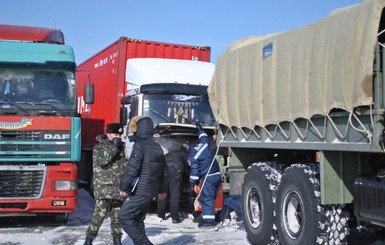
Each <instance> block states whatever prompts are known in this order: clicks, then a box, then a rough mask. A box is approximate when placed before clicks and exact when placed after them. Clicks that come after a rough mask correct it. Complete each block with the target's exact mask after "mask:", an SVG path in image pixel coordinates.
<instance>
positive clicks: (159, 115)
mask: <svg viewBox="0 0 385 245" xmlns="http://www.w3.org/2000/svg"><path fill="white" fill-rule="evenodd" d="M150 111H151V112H152V113H154V114H155V115H157V116H158V117H160V118H162V119H163V120H165V121H166V122H168V123H171V122H170V120H168V118H167V117H165V116H163V115H162V114H160V113H159V112H157V111H155V110H153V109H150Z"/></svg>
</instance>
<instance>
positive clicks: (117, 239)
mask: <svg viewBox="0 0 385 245" xmlns="http://www.w3.org/2000/svg"><path fill="white" fill-rule="evenodd" d="M121 239H122V237H121V236H114V237H112V241H113V242H114V245H122V240H121Z"/></svg>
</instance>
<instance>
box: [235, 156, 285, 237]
mask: <svg viewBox="0 0 385 245" xmlns="http://www.w3.org/2000/svg"><path fill="white" fill-rule="evenodd" d="M272 172H275V169H273V168H271V167H269V164H268V163H257V164H253V165H251V166H250V167H249V169H248V170H247V173H246V175H245V178H244V182H243V185H242V212H243V222H244V225H245V229H246V232H247V234H248V238H249V239H250V241H251V242H252V243H253V244H275V243H276V241H277V233H276V231H275V230H274V205H273V195H274V194H273V191H272V190H271V189H270V183H271V181H272V178H271V176H272Z"/></svg>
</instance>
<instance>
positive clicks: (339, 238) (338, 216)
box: [276, 164, 348, 245]
mask: <svg viewBox="0 0 385 245" xmlns="http://www.w3.org/2000/svg"><path fill="white" fill-rule="evenodd" d="M318 174H319V167H318V165H317V164H310V165H309V166H308V165H293V166H291V167H289V168H287V169H286V171H285V173H284V174H283V176H282V179H281V183H280V185H279V186H278V188H277V203H276V212H277V232H278V237H279V239H280V242H281V243H282V244H293V245H295V244H298V245H299V244H344V243H346V240H347V234H348V216H347V213H344V212H343V211H342V207H341V206H340V205H325V206H321V204H320V188H319V179H318V177H317V176H318ZM330 242H332V243H330Z"/></svg>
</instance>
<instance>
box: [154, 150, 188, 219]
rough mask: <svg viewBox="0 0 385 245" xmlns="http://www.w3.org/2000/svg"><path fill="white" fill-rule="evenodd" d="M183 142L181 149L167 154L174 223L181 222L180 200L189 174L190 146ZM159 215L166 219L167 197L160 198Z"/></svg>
mask: <svg viewBox="0 0 385 245" xmlns="http://www.w3.org/2000/svg"><path fill="white" fill-rule="evenodd" d="M185 145H186V144H183V146H182V147H181V149H179V150H175V151H170V152H169V153H167V154H166V155H165V158H166V163H167V168H168V177H169V178H168V181H167V182H168V197H169V199H170V213H171V219H172V223H174V224H175V223H180V222H182V220H181V219H180V216H179V202H180V200H179V199H180V189H181V187H182V185H183V180H185V179H186V178H183V177H184V176H185V175H188V166H187V153H186V152H187V151H188V148H187V147H188V146H185ZM157 204H158V207H157V211H158V217H159V218H162V219H163V220H165V219H166V217H165V214H166V206H167V199H164V200H158V203H157Z"/></svg>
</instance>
